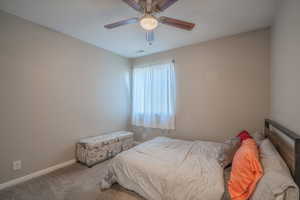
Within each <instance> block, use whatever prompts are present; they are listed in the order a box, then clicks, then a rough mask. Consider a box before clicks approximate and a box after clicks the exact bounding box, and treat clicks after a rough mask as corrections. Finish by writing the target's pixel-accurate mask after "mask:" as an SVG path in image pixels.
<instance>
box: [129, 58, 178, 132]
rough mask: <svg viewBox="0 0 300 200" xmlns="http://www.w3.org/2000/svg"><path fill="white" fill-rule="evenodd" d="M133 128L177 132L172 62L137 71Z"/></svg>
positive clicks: (135, 70) (139, 68)
mask: <svg viewBox="0 0 300 200" xmlns="http://www.w3.org/2000/svg"><path fill="white" fill-rule="evenodd" d="M132 92H133V101H132V125H134V126H140V127H147V128H160V129H175V108H176V102H175V101H176V94H175V93H176V88H175V69H174V63H173V62H167V63H161V64H155V65H148V66H143V67H134V69H133V90H132Z"/></svg>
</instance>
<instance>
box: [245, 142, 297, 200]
mask: <svg viewBox="0 0 300 200" xmlns="http://www.w3.org/2000/svg"><path fill="white" fill-rule="evenodd" d="M260 157H261V163H262V166H263V168H264V175H263V177H262V178H261V180H260V181H259V183H258V184H257V186H256V189H255V191H254V193H253V195H252V197H251V198H250V200H276V199H278V198H279V199H280V198H282V197H284V199H285V200H295V199H299V189H298V187H297V185H296V183H295V182H294V180H293V178H292V176H291V174H290V171H289V168H288V167H287V165H286V163H285V162H284V161H283V159H282V158H281V156H280V155H279V153H278V152H277V150H276V149H275V147H274V146H273V144H272V143H271V142H270V140H269V139H265V140H263V141H262V143H261V145H260Z"/></svg>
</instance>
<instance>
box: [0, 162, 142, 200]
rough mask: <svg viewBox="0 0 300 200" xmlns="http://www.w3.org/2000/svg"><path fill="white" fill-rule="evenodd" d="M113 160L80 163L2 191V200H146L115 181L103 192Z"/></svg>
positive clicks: (0, 195)
mask: <svg viewBox="0 0 300 200" xmlns="http://www.w3.org/2000/svg"><path fill="white" fill-rule="evenodd" d="M109 162H110V161H106V162H103V163H101V164H98V165H96V166H94V167H92V168H87V167H85V166H82V165H80V164H78V163H76V164H74V165H71V166H68V167H65V168H63V169H60V170H57V171H55V172H52V173H50V174H47V175H44V176H41V177H38V178H35V179H32V180H30V181H28V182H25V183H21V184H19V185H16V186H13V187H10V188H7V189H4V190H1V191H0V199H1V200H144V199H143V198H142V197H140V196H138V195H137V194H135V193H133V192H130V191H127V190H125V189H123V188H122V187H121V186H119V185H117V184H115V185H113V187H112V188H111V189H109V190H105V191H101V190H100V188H99V182H100V180H101V178H102V177H103V176H104V172H105V170H106V168H107V166H108V164H109Z"/></svg>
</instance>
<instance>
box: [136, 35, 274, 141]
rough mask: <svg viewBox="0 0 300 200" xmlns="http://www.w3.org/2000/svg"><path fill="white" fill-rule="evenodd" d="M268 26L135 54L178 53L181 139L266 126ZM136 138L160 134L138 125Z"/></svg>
mask: <svg viewBox="0 0 300 200" xmlns="http://www.w3.org/2000/svg"><path fill="white" fill-rule="evenodd" d="M269 54H270V32H269V29H264V30H260V31H255V32H250V33H246V34H240V35H237V36H233V37H228V38H223V39H218V40H214V41H208V42H204V43H200V44H198V45H193V46H188V47H183V48H179V49H175V50H171V51H167V52H163V53H158V54H154V55H150V56H146V57H142V58H137V59H134V60H133V63H134V64H142V63H147V62H150V63H151V62H152V61H157V60H166V59H173V58H174V59H175V62H176V73H177V116H176V117H177V118H176V131H175V132H172V133H166V134H165V135H167V136H171V137H176V138H182V139H204V140H215V141H221V140H224V138H227V137H228V136H233V135H235V134H237V132H238V131H240V130H242V129H247V130H249V131H255V130H261V129H262V128H263V123H264V119H265V118H266V117H268V116H269V110H270V55H269ZM135 130H137V131H138V132H139V135H138V136H137V138H138V139H139V140H146V139H149V138H151V137H153V136H156V135H161V132H160V131H158V130H150V131H149V130H147V131H146V133H144V134H141V133H142V132H143V130H142V129H135Z"/></svg>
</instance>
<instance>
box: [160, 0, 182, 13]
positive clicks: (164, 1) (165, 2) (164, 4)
mask: <svg viewBox="0 0 300 200" xmlns="http://www.w3.org/2000/svg"><path fill="white" fill-rule="evenodd" d="M176 1H178V0H161V1H160V2H159V3H158V5H157V7H158V9H159V10H160V11H164V10H166V9H167V8H169V7H170V6H171V5H173V4H174V3H176Z"/></svg>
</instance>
